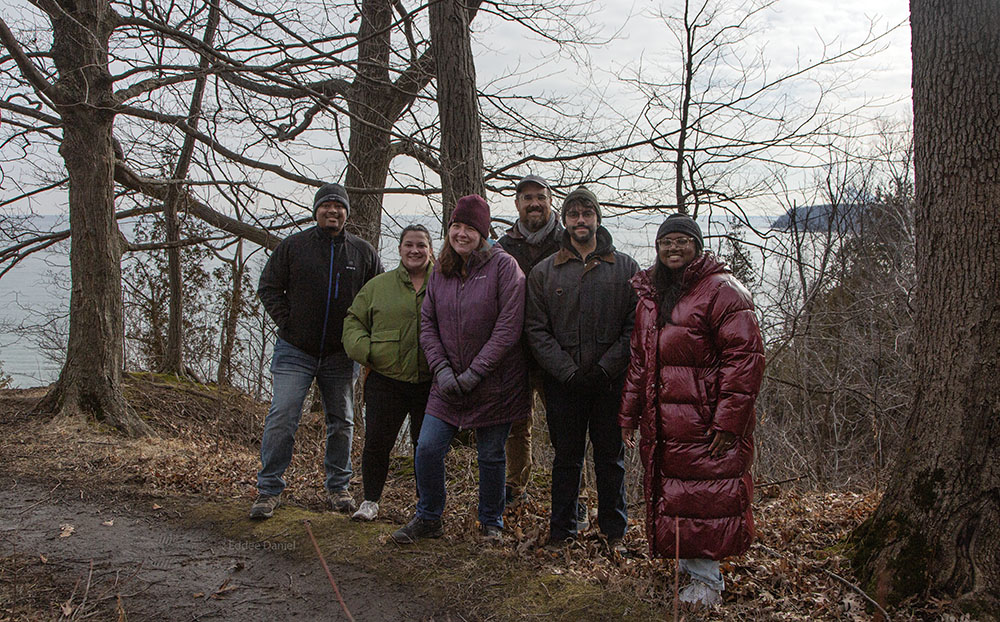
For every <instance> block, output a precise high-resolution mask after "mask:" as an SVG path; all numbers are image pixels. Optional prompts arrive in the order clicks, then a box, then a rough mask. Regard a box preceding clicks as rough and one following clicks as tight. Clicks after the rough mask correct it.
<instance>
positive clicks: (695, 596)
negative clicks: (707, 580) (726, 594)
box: [679, 581, 722, 606]
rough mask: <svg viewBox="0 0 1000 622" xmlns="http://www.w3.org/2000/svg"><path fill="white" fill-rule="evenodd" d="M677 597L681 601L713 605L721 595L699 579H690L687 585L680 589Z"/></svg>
mask: <svg viewBox="0 0 1000 622" xmlns="http://www.w3.org/2000/svg"><path fill="white" fill-rule="evenodd" d="M679 598H680V601H681V602H682V603H692V604H695V605H706V606H707V605H714V604H716V603H718V602H719V601H720V600H722V596H721V595H720V594H719V593H718V592H716V591H715V590H713V589H712V588H710V587H708V586H707V585H705V584H704V583H702V582H701V581H691V583H689V584H688V586H687V587H685V588H684V589H683V590H681V593H680V595H679Z"/></svg>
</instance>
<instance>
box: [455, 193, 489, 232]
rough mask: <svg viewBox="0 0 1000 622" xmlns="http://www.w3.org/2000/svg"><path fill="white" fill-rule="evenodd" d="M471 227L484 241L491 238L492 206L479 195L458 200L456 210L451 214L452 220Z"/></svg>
mask: <svg viewBox="0 0 1000 622" xmlns="http://www.w3.org/2000/svg"><path fill="white" fill-rule="evenodd" d="M453 222H460V223H462V224H466V225H469V226H470V227H472V228H473V229H475V230H476V231H478V232H479V235H481V236H483V239H484V240H485V239H486V238H488V237H490V206H489V205H487V204H486V199H484V198H483V197H481V196H479V195H478V194H470V195H468V196H464V197H462V198H461V199H459V200H458V203H456V204H455V210H454V211H453V212H452V213H451V220H450V221H449V222H448V226H449V227H450V226H451V223H453Z"/></svg>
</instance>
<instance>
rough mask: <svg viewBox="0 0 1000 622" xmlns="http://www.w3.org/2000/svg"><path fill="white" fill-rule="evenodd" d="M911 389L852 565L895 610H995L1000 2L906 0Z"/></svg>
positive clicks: (999, 435) (999, 578) (999, 580)
mask: <svg viewBox="0 0 1000 622" xmlns="http://www.w3.org/2000/svg"><path fill="white" fill-rule="evenodd" d="M910 23H911V27H912V32H913V112H914V138H915V144H914V149H915V154H914V155H915V159H914V161H915V165H916V166H915V176H916V206H917V209H916V234H917V241H916V268H917V281H918V291H917V299H916V307H917V314H916V325H915V335H916V339H915V341H916V351H915V369H916V374H917V381H916V386H917V387H918V388H917V392H916V395H915V396H914V404H913V412H912V414H911V417H910V419H909V422H908V424H907V429H906V435H905V437H904V438H905V439H906V440H905V441H904V447H903V449H902V451H901V453H900V455H899V456H898V462H897V465H896V468H895V470H894V472H893V474H892V479H891V480H890V482H889V486H888V488H887V490H886V493H885V496H884V497H883V499H882V502H881V503H880V504H879V507H878V509H877V510H876V512H875V514H874V515H873V516H872V518H871V519H869V520H868V521H867V522H865V523H864V524H862V525H861V526H860V527H859V528H858V530H857V531H856V532H855V534H854V536H853V540H854V544H855V546H856V549H855V558H854V561H855V567H856V570H857V571H858V573H859V576H861V577H862V579H863V580H864V581H865V584H866V587H867V588H868V589H869V590H870V591H871V592H873V593H874V594H876V595H878V596H882V597H884V598H885V599H886V600H887V601H888V602H889V603H890V604H892V603H895V602H898V601H899V600H900V599H902V598H904V597H906V596H908V595H911V594H918V595H927V594H945V595H950V596H954V597H959V598H960V601H959V602H960V604H962V605H963V608H966V609H969V610H970V611H972V612H973V617H975V618H976V619H983V618H986V617H991V616H992V617H996V616H997V615H998V613H997V612H998V611H1000V602H998V600H1000V597H998V594H1000V383H998V382H997V378H998V377H1000V368H998V367H1000V223H998V219H997V211H998V209H1000V183H998V180H1000V127H998V126H997V123H996V121H997V119H998V118H1000V63H997V58H1000V36H998V33H1000V4H998V3H997V2H995V0H969V1H967V2H953V1H952V0H911V3H910Z"/></svg>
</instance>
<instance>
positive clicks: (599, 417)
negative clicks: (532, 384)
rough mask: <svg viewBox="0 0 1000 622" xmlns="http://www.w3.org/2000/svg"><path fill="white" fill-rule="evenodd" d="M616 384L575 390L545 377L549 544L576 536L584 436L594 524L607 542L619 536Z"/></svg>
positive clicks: (621, 494) (620, 446) (621, 500)
mask: <svg viewBox="0 0 1000 622" xmlns="http://www.w3.org/2000/svg"><path fill="white" fill-rule="evenodd" d="M621 385H622V383H621V380H620V379H619V380H618V381H616V382H614V383H613V386H611V387H600V388H596V389H594V390H592V391H580V390H576V389H570V388H568V387H566V385H564V384H562V383H559V382H556V381H555V380H554V379H552V378H546V379H545V401H546V412H545V418H546V420H547V422H548V424H549V438H550V439H551V440H552V447H553V448H554V449H555V458H554V460H553V462H552V517H551V519H550V521H549V523H550V525H549V535H550V537H551V538H553V539H555V540H561V539H565V538H571V537H575V536H576V528H577V526H576V508H577V498H578V497H579V496H580V475H581V473H582V470H583V459H584V453H585V452H586V449H587V433H588V432H589V433H590V442H591V445H592V447H593V452H594V474H595V475H596V476H597V525H598V527H599V528H600V530H601V533H603V534H604V535H605V536H607V537H609V538H620V537H622V536H623V535H625V527H626V520H627V519H626V514H625V444H624V443H623V442H622V435H621V428H620V427H619V426H618V420H617V416H618V406H619V404H620V402H621Z"/></svg>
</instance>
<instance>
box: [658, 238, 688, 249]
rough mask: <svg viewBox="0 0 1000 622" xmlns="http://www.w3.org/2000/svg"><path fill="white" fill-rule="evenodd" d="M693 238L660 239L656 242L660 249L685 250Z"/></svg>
mask: <svg viewBox="0 0 1000 622" xmlns="http://www.w3.org/2000/svg"><path fill="white" fill-rule="evenodd" d="M693 241H694V238H660V239H659V240H657V241H656V244H657V246H659V247H660V248H687V247H688V245H690V244H691V242H693Z"/></svg>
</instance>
